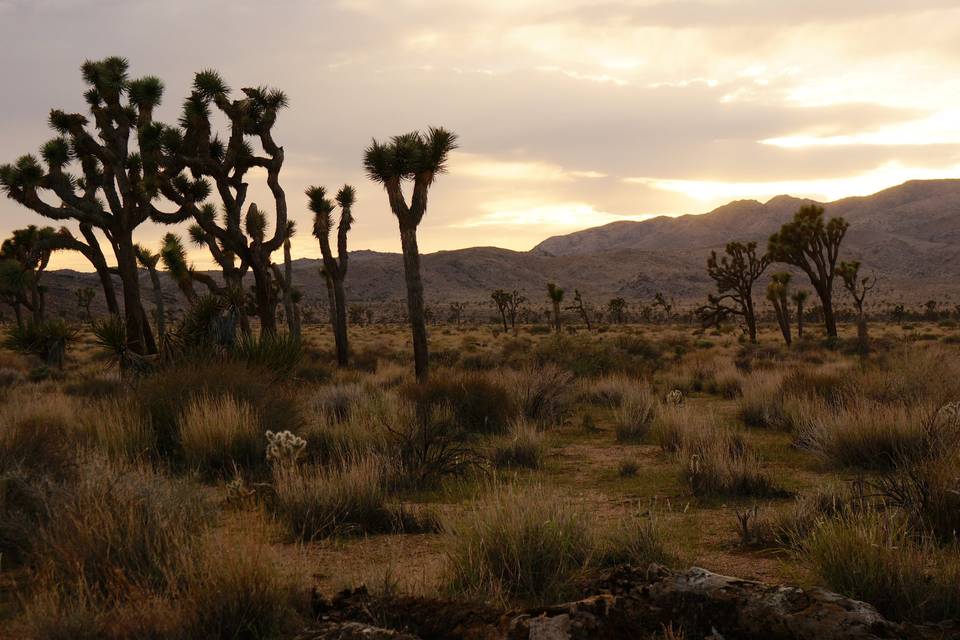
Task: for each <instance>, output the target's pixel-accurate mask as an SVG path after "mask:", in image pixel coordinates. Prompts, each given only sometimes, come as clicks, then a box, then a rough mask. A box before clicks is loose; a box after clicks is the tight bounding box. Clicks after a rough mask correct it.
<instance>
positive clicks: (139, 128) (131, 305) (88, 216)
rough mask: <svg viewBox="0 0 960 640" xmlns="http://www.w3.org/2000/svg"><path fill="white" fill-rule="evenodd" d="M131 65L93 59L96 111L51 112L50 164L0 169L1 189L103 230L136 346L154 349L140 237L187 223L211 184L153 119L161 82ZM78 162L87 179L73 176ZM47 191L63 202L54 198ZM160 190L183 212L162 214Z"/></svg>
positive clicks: (92, 105) (85, 71) (86, 76)
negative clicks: (143, 293)
mask: <svg viewBox="0 0 960 640" xmlns="http://www.w3.org/2000/svg"><path fill="white" fill-rule="evenodd" d="M128 69H129V64H128V62H127V61H126V60H125V59H123V58H118V57H110V58H105V59H103V60H100V61H87V62H85V63H84V64H83V66H82V67H81V71H82V75H83V80H84V82H85V83H86V84H87V86H88V87H89V89H88V90H87V91H86V93H85V94H84V97H85V98H86V101H87V104H88V107H89V111H90V116H91V117H90V118H88V117H87V116H85V115H83V114H81V113H66V112H64V111H60V110H56V109H55V110H53V111H51V112H50V118H49V120H50V125H51V126H52V127H53V129H54V130H55V131H56V132H57V134H58V136H57V137H56V138H54V139H52V140H50V141H49V142H47V143H46V144H45V145H43V147H42V150H41V155H42V157H43V161H44V164H45V165H46V166H45V167H44V166H42V165H41V164H40V161H39V160H37V159H36V158H35V157H34V156H31V155H26V156H22V157H21V158H20V159H18V160H17V161H16V162H15V163H14V164H9V165H4V166H3V167H0V186H2V187H3V189H4V190H5V191H6V193H7V195H8V196H9V197H10V198H12V199H13V200H15V201H17V202H18V203H20V204H22V205H23V206H25V207H27V208H29V209H31V210H33V211H35V212H36V213H39V214H40V215H42V216H44V217H46V218H50V219H53V220H75V221H77V222H79V223H81V225H89V226H90V227H93V228H97V229H101V230H102V231H103V233H104V234H105V235H106V236H107V237H108V239H109V240H110V244H111V246H112V248H113V251H114V254H115V257H116V262H117V273H118V275H119V276H120V280H121V282H122V284H123V310H124V318H125V324H126V338H127V341H128V346H129V348H130V349H131V350H132V351H133V352H135V353H145V352H155V351H156V345H155V344H154V342H153V336H152V333H151V331H150V328H149V325H148V323H147V321H146V314H145V313H144V311H143V306H142V304H141V300H140V285H139V280H138V269H137V258H136V254H135V252H134V240H133V234H134V232H135V230H136V229H137V227H139V226H140V225H141V224H143V223H144V222H146V221H147V220H149V219H152V220H154V221H155V222H162V223H174V222H180V221H181V220H183V219H184V218H185V217H186V216H189V215H190V212H191V211H192V210H193V209H195V205H196V203H197V202H200V201H202V200H204V199H205V198H206V197H207V195H208V193H209V185H208V184H207V183H206V182H205V181H204V180H202V179H200V178H191V177H188V176H186V175H183V174H182V172H181V171H182V168H183V167H182V165H181V164H178V163H176V162H171V158H170V156H169V155H168V154H167V153H166V148H167V146H168V144H167V143H169V142H171V140H173V139H174V138H176V135H173V136H171V135H170V132H171V131H172V130H171V129H170V128H169V127H165V126H164V125H161V124H159V123H157V122H154V119H153V112H154V109H155V108H156V107H157V106H158V105H159V104H160V101H161V98H162V96H163V83H162V82H161V81H160V80H159V79H158V78H156V77H153V76H145V77H143V78H139V79H130V78H129V77H128ZM91 118H92V121H91ZM134 143H135V144H134ZM74 166H75V167H77V168H78V169H79V175H76V174H74V173H71V172H70V169H71V167H74ZM41 194H43V195H47V194H49V195H53V196H55V197H56V198H57V200H58V202H57V203H56V204H49V203H48V202H47V200H45V199H44V198H43V197H42V195H41ZM161 195H163V196H165V197H167V198H171V199H173V200H174V201H175V202H176V204H178V205H179V209H178V210H177V211H175V212H173V213H164V212H162V211H160V210H159V209H158V208H157V207H156V206H155V205H154V203H155V201H156V200H157V199H158V198H159V197H160V196H161Z"/></svg>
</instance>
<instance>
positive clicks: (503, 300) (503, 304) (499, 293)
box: [490, 289, 511, 331]
mask: <svg viewBox="0 0 960 640" xmlns="http://www.w3.org/2000/svg"><path fill="white" fill-rule="evenodd" d="M510 297H511V296H510V294H509V293H507V292H506V291H504V290H503V289H497V290H496V291H494V292H493V293H491V294H490V298H491V299H492V300H493V303H494V304H495V305H497V311H499V312H500V320H501V321H503V330H504V331H506V330H507V304H508V302H509V300H510Z"/></svg>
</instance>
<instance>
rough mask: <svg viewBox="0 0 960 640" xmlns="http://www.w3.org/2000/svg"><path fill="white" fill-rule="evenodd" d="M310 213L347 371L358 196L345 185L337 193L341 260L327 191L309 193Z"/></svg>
mask: <svg viewBox="0 0 960 640" xmlns="http://www.w3.org/2000/svg"><path fill="white" fill-rule="evenodd" d="M307 198H308V199H309V201H310V210H311V211H313V216H314V217H313V235H314V236H315V237H316V238H317V239H318V240H319V241H320V253H321V254H322V256H323V272H324V275H325V277H326V279H327V283H328V285H329V287H330V291H332V292H333V294H332V295H331V296H330V303H331V304H332V305H333V313H331V314H330V315H331V318H332V319H333V321H334V323H333V327H332V329H333V337H334V341H335V342H336V347H337V364H338V365H339V366H341V367H345V366H347V365H348V364H349V362H350V343H349V340H348V336H347V309H348V306H347V294H346V292H345V290H344V288H343V281H344V280H345V279H346V277H347V266H348V260H349V257H350V256H349V252H348V251H347V234H348V233H349V232H350V228H351V227H352V226H353V213H352V211H353V203H354V202H355V200H356V192H355V191H354V189H353V187H351V186H350V185H343V187H341V188H340V191H338V192H337V196H336V202H337V205H338V206H339V207H340V221H339V223H338V224H337V257H336V258H334V257H333V252H332V251H331V249H330V231H331V229H333V211H334V206H333V203H332V202H330V200H329V199H328V198H327V197H326V190H325V189H324V188H323V187H310V188H309V189H307Z"/></svg>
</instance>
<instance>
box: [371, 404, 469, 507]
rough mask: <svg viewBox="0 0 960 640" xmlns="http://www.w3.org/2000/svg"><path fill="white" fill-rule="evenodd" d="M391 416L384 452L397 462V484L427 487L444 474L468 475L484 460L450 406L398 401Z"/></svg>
mask: <svg viewBox="0 0 960 640" xmlns="http://www.w3.org/2000/svg"><path fill="white" fill-rule="evenodd" d="M389 419H390V420H391V422H390V423H388V424H386V425H385V426H384V429H385V430H386V432H387V434H388V436H387V439H386V443H387V447H386V449H385V452H386V456H388V457H389V458H390V459H391V460H392V461H393V463H394V467H395V474H394V475H395V477H394V478H393V482H394V483H397V484H401V485H404V486H408V487H410V486H412V487H413V488H423V487H428V486H431V485H433V484H434V483H436V482H437V481H438V480H440V479H442V478H444V477H448V476H462V475H465V474H466V473H468V472H470V471H472V470H474V469H476V468H478V467H479V466H480V465H481V464H482V462H483V460H482V459H481V456H480V455H479V454H478V453H477V451H476V449H475V445H474V444H473V442H472V439H465V438H464V437H463V436H464V434H463V431H462V429H461V428H460V427H459V425H457V423H456V421H455V419H454V416H453V413H452V412H451V411H450V408H449V407H448V406H445V405H441V406H434V407H429V408H425V407H423V406H417V405H414V404H412V403H409V402H399V403H396V404H395V405H393V411H392V413H391V414H390V416H389Z"/></svg>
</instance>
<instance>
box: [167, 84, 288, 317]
mask: <svg viewBox="0 0 960 640" xmlns="http://www.w3.org/2000/svg"><path fill="white" fill-rule="evenodd" d="M241 91H242V92H243V94H244V97H242V98H239V99H231V98H230V87H228V86H227V84H226V82H224V80H223V79H222V78H221V77H220V75H219V74H218V73H217V72H216V71H211V70H207V71H202V72H200V73H198V74H196V76H195V77H194V81H193V92H192V93H191V94H190V96H189V97H188V98H187V100H186V101H185V103H184V108H183V115H182V116H181V119H180V122H181V125H182V127H183V128H182V130H172V129H168V130H167V131H166V132H165V135H164V147H165V148H166V149H168V150H169V153H170V155H171V157H172V158H173V160H172V161H171V164H172V165H173V166H175V167H176V168H178V169H179V168H187V169H189V170H190V172H191V173H192V174H193V175H197V176H202V177H205V178H209V179H210V180H211V181H212V182H213V185H214V186H215V188H216V192H217V195H218V196H219V198H220V201H221V204H222V208H223V215H222V216H217V215H216V211H215V209H214V207H213V206H209V205H208V206H203V207H197V206H195V205H194V203H193V202H192V201H187V200H186V199H185V198H184V197H183V196H182V195H181V192H182V191H183V190H182V189H176V188H175V187H176V183H175V182H173V183H172V184H169V185H167V186H166V188H164V189H163V193H164V195H165V196H167V197H168V198H170V199H171V200H173V201H174V202H176V203H177V204H179V205H181V209H182V210H184V211H185V212H186V214H187V215H188V216H192V217H193V218H194V220H195V221H196V223H197V225H199V227H200V228H201V229H202V231H203V234H204V235H203V237H204V240H205V242H206V243H207V245H208V246H212V245H211V243H210V242H207V238H208V237H209V238H210V239H212V240H213V244H216V245H217V246H218V250H219V252H220V253H222V254H227V255H229V256H235V257H237V258H239V260H240V267H239V269H240V273H244V272H245V271H246V269H247V268H249V269H250V271H251V272H252V273H253V278H254V300H255V303H256V309H257V315H258V316H259V318H260V331H261V332H262V333H264V334H273V333H276V330H277V317H276V308H277V291H276V289H277V287H276V286H275V285H276V283H275V281H274V280H275V279H274V273H273V270H272V269H271V264H272V262H271V259H270V256H271V255H272V254H273V253H274V252H275V251H277V250H279V249H281V248H282V247H283V244H284V243H285V242H286V241H287V240H288V239H289V238H290V237H291V236H292V235H293V232H294V226H293V224H292V223H291V222H290V221H288V219H287V200H286V194H285V193H284V190H283V187H281V186H280V171H281V169H282V168H283V160H284V152H283V147H281V146H279V145H277V143H276V142H275V141H274V139H273V127H274V124H275V123H276V121H277V114H278V113H279V112H280V110H282V109H284V108H285V107H286V106H287V104H288V100H287V96H286V95H285V94H284V93H283V92H282V91H279V90H275V89H268V88H263V87H258V88H243V89H242V90H241ZM211 107H216V109H217V110H218V111H219V112H220V114H221V115H222V116H224V117H225V119H226V121H227V123H228V126H229V133H228V135H227V141H226V142H222V141H221V140H220V139H219V138H218V137H217V136H216V135H214V134H213V122H212V113H211V111H212V109H211ZM251 140H255V141H257V142H259V146H260V148H261V149H262V151H263V155H257V152H256V150H255V149H254V148H253V146H252V145H251V144H250V142H251ZM253 168H258V169H262V170H264V171H265V173H266V182H267V186H268V187H269V189H270V193H271V196H272V198H273V204H274V225H273V234H272V235H271V236H269V237H268V236H267V216H266V214H265V213H264V211H262V210H261V209H260V208H259V207H257V205H256V203H250V205H249V206H247V205H246V200H247V188H248V184H247V182H246V181H245V178H246V175H247V172H248V171H249V170H250V169H253ZM171 187H174V188H171ZM244 208H246V213H244ZM241 222H242V228H241ZM192 235H194V236H195V237H199V234H192ZM214 257H215V258H216V255H215V256H214ZM218 262H219V260H218ZM221 266H223V263H221Z"/></svg>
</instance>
